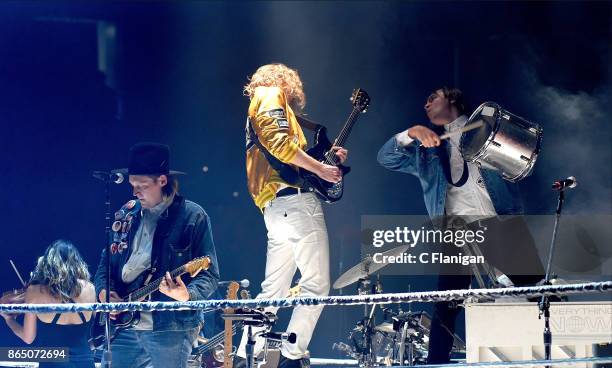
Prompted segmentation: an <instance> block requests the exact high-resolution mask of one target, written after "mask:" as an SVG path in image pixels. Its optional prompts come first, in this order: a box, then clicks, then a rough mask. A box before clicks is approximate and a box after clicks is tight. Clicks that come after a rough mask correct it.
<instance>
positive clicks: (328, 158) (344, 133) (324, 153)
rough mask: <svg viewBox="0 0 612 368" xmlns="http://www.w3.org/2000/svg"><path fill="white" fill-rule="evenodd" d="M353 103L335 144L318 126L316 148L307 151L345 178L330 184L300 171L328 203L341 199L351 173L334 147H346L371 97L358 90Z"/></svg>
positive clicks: (322, 128)
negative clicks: (338, 170) (334, 167)
mask: <svg viewBox="0 0 612 368" xmlns="http://www.w3.org/2000/svg"><path fill="white" fill-rule="evenodd" d="M351 102H352V104H353V110H352V111H351V113H350V115H349V117H348V119H347V120H346V122H345V123H344V126H343V127H342V130H340V133H339V134H338V136H337V137H336V139H335V140H334V143H333V144H332V142H331V141H330V140H329V138H327V128H325V127H324V126H322V125H318V127H317V128H316V129H315V135H314V146H313V147H311V148H310V149H308V150H307V151H306V153H307V154H308V155H310V156H311V157H313V158H314V159H316V160H317V161H319V162H322V163H324V164H327V165H333V166H337V167H338V168H339V169H340V170H341V171H342V176H343V178H342V179H341V180H340V181H339V182H337V183H330V182H328V181H325V180H323V179H321V178H319V177H318V176H317V175H316V174H314V173H312V172H310V171H308V170H305V169H300V170H299V174H300V176H301V177H302V179H303V180H304V184H305V185H304V186H305V187H310V188H311V190H312V191H314V192H315V193H316V194H317V195H318V196H319V197H320V198H321V199H322V200H323V201H325V202H327V203H333V202H336V201H338V200H340V198H342V194H343V192H344V175H346V174H348V172H349V171H350V168H349V167H346V166H343V165H341V164H340V162H339V160H338V157H337V156H336V153H335V152H334V151H332V150H331V148H332V146H333V145H335V146H339V147H344V144H345V143H346V141H347V139H348V136H349V134H350V133H351V129H353V126H354V125H355V122H356V121H357V118H358V117H359V114H361V113H364V112H365V111H366V109H367V108H368V105H369V104H370V96H368V94H367V92H366V91H364V90H362V89H359V88H358V89H356V90H355V91H353V94H352V96H351Z"/></svg>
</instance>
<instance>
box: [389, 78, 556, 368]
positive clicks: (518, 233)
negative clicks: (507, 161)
mask: <svg viewBox="0 0 612 368" xmlns="http://www.w3.org/2000/svg"><path fill="white" fill-rule="evenodd" d="M425 112H426V114H427V117H428V119H429V121H430V123H431V124H427V125H414V126H412V127H410V128H409V129H407V130H405V131H403V132H400V133H398V134H396V135H395V136H393V137H391V139H389V140H388V141H387V143H385V144H384V145H383V146H382V148H381V149H380V151H379V152H378V162H379V163H380V164H381V165H382V166H384V167H385V168H387V169H389V170H394V171H400V172H404V173H408V174H412V175H415V176H416V177H418V178H419V181H420V183H421V186H422V188H423V197H424V200H425V206H426V207H427V211H428V213H429V216H430V218H432V219H440V218H448V216H461V219H462V220H463V221H464V222H466V223H468V226H470V225H469V224H470V223H472V224H478V225H480V226H482V224H483V223H484V224H485V226H487V227H488V228H489V229H490V230H493V231H488V232H489V233H491V234H493V233H496V234H497V236H495V237H494V239H490V243H491V247H492V248H494V249H495V252H494V253H495V254H494V255H490V254H489V253H488V252H485V258H486V259H487V261H488V262H490V263H492V264H494V265H495V266H496V267H499V268H501V269H502V270H503V268H504V267H503V266H504V265H500V263H497V262H496V260H498V261H500V262H501V263H503V262H504V259H509V258H513V257H507V256H505V258H504V256H501V257H500V256H499V253H500V252H499V250H504V249H506V250H508V251H512V252H517V246H518V244H520V247H521V248H524V249H521V250H519V251H518V252H520V253H515V255H517V254H520V255H521V256H520V258H521V260H520V262H523V260H528V261H527V262H531V263H533V265H531V266H530V267H528V269H529V270H530V272H528V273H529V274H527V272H525V273H521V274H518V273H514V274H513V276H511V280H512V281H511V282H510V281H509V280H508V279H507V278H505V280H504V281H505V283H504V282H502V284H504V285H506V286H508V285H512V283H514V285H517V286H523V285H527V284H535V283H536V282H538V281H539V280H540V279H541V278H542V275H543V274H544V271H543V268H542V265H541V262H540V260H539V257H538V254H537V250H536V249H535V245H534V242H533V239H532V238H531V235H530V234H529V231H528V229H527V227H526V225H525V224H524V222H523V220H522V219H521V218H520V217H515V218H514V219H513V220H508V221H504V223H503V229H502V226H501V224H502V222H501V221H500V220H499V219H498V217H497V216H502V215H520V214H522V213H523V205H522V202H521V199H520V196H519V188H518V186H517V184H515V183H511V182H509V181H506V180H503V178H502V176H501V174H500V173H499V171H495V170H488V169H484V168H481V167H479V166H477V165H476V164H475V163H471V162H466V161H464V159H463V157H462V155H461V152H460V148H459V144H460V142H459V140H460V137H461V134H458V133H461V131H465V125H466V123H467V122H468V118H467V116H466V115H465V113H466V105H465V102H464V97H463V93H462V92H461V91H460V90H459V89H457V88H447V87H443V88H440V89H438V90H436V91H435V92H433V93H432V94H431V95H430V96H429V97H428V98H427V101H426V103H425ZM444 133H446V134H444ZM441 135H443V136H442V137H441ZM443 138H448V140H444V139H443ZM510 228H511V229H512V230H511V231H512V232H511V233H508V231H509V229H510ZM504 234H505V235H504ZM509 234H512V236H508V235H509ZM519 238H520V239H519ZM514 258H519V257H514ZM442 271H444V272H442ZM507 273H509V274H511V273H510V272H507ZM495 276H496V277H498V280H497V281H500V282H501V281H502V280H501V279H499V276H500V274H499V273H498V274H496V275H495ZM503 276H505V275H503ZM471 279H472V275H471V274H469V273H466V272H457V273H454V272H448V270H442V269H441V272H440V275H439V279H438V289H439V290H451V289H463V288H466V287H468V286H469V285H470V283H471ZM458 313H459V310H458V309H457V308H456V307H453V305H451V303H447V302H442V303H436V304H435V307H434V315H433V320H432V326H431V332H430V344H429V355H428V363H429V364H438V363H448V362H449V361H450V352H451V349H452V344H453V337H452V333H454V330H455V319H456V317H457V314H458ZM444 326H446V328H448V330H449V331H447V330H446V328H445V327H444ZM449 332H450V333H449Z"/></svg>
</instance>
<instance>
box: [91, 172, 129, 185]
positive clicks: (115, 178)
mask: <svg viewBox="0 0 612 368" xmlns="http://www.w3.org/2000/svg"><path fill="white" fill-rule="evenodd" d="M92 176H93V177H94V178H96V179H98V180H102V181H103V182H108V181H110V182H113V183H115V184H121V183H123V181H124V180H125V176H124V175H123V174H122V173H118V172H110V173H108V172H106V171H94V172H93V173H92Z"/></svg>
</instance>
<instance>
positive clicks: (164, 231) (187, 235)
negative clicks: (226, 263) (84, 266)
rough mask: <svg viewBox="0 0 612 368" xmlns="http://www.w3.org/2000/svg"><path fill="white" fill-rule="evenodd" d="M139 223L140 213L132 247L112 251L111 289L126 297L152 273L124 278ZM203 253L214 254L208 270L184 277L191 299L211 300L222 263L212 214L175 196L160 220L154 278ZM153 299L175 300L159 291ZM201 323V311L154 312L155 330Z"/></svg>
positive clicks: (102, 279)
mask: <svg viewBox="0 0 612 368" xmlns="http://www.w3.org/2000/svg"><path fill="white" fill-rule="evenodd" d="M139 225H140V216H137V217H135V218H134V223H133V224H132V227H131V229H130V231H129V244H130V246H129V247H128V248H127V249H126V250H125V251H124V252H122V253H119V252H117V253H115V254H111V290H114V291H116V292H117V293H118V294H119V295H120V296H122V297H123V296H126V295H127V294H128V293H130V292H132V291H134V290H136V289H138V288H140V287H141V286H142V283H143V279H144V277H145V276H146V275H148V272H144V273H143V274H142V275H141V276H140V277H137V278H136V279H135V280H134V281H132V282H131V283H129V284H126V283H124V282H123V280H122V278H121V271H122V269H123V266H124V265H125V263H126V262H127V260H128V259H129V257H130V254H131V252H132V247H131V244H132V240H133V239H134V235H135V233H136V230H137V229H138V226H139ZM107 255H108V253H107V249H104V250H103V251H102V256H101V259H100V264H99V265H98V270H97V272H96V275H95V278H94V283H95V286H96V295H99V294H100V291H101V290H102V289H106V278H107V270H106V257H107ZM201 256H208V257H210V259H211V261H212V264H211V265H210V267H209V268H208V270H202V271H200V273H198V275H197V276H196V277H194V278H193V279H192V278H190V277H189V275H183V276H182V279H183V281H184V282H185V284H186V285H187V290H188V291H189V296H190V300H203V299H208V298H209V297H210V296H211V295H212V294H213V293H214V291H215V290H216V289H217V283H218V281H219V266H218V262H217V253H216V251H215V245H214V243H213V238H212V230H211V227H210V220H209V218H208V215H207V214H206V212H205V211H204V210H203V209H202V207H200V206H199V205H198V204H196V203H194V202H191V201H188V200H185V199H184V198H183V197H181V196H179V195H175V197H174V201H173V202H172V204H171V205H170V207H168V209H167V210H166V211H165V212H164V213H162V215H161V217H160V219H159V220H158V222H157V228H156V230H155V235H154V237H153V246H152V250H151V268H152V269H154V272H153V275H152V279H151V280H155V279H157V278H159V277H162V276H163V275H164V274H165V273H166V271H172V270H174V269H175V268H178V267H180V266H182V265H184V264H185V263H187V262H189V261H190V260H192V259H194V258H197V257H201ZM151 300H155V301H174V299H172V298H170V297H168V296H166V295H164V294H162V293H160V292H159V291H156V292H154V293H153V294H151ZM200 323H201V313H198V312H197V311H195V310H190V311H176V312H174V311H173V312H153V329H154V330H155V331H162V330H184V329H189V328H193V327H196V326H198V325H199V324H200Z"/></svg>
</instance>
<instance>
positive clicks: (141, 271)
mask: <svg viewBox="0 0 612 368" xmlns="http://www.w3.org/2000/svg"><path fill="white" fill-rule="evenodd" d="M169 158H170V150H169V148H168V146H165V145H162V144H157V143H140V144H136V145H134V146H133V147H132V148H131V149H130V155H129V167H128V168H127V169H122V170H118V171H119V172H124V173H126V174H127V175H129V182H130V184H131V185H132V188H133V194H134V196H135V197H136V198H137V199H138V200H139V201H140V204H141V205H142V211H140V213H137V214H136V216H135V218H134V220H133V223H132V227H131V229H130V230H129V237H128V239H129V245H128V247H127V248H126V249H122V248H121V247H118V248H111V250H110V257H111V259H110V262H111V274H110V282H111V292H110V300H111V301H119V300H120V297H119V295H122V296H124V295H126V294H128V293H129V291H132V290H135V289H137V288H139V287H141V286H142V285H143V284H144V280H145V279H147V278H149V277H150V279H151V280H154V279H157V278H159V277H164V280H163V281H162V283H161V285H160V287H159V292H155V293H153V294H152V295H151V299H152V300H157V301H173V300H178V301H187V300H202V299H207V298H209V297H210V295H211V294H212V293H213V292H214V291H215V290H216V288H217V282H218V280H219V270H218V266H217V264H218V263H217V256H216V251H215V246H214V243H213V238H212V231H211V227H210V220H209V218H208V215H207V214H206V212H205V211H204V210H203V209H202V207H200V206H199V205H198V204H196V203H194V202H191V201H189V200H186V199H185V198H183V197H182V196H180V195H179V194H178V180H177V178H176V176H177V175H180V174H183V173H182V172H178V171H171V170H170V169H169ZM108 256H109V251H108V249H104V250H103V251H102V257H101V258H102V259H101V260H100V264H99V266H98V270H97V272H96V276H95V286H96V293H97V295H98V298H99V300H100V301H105V300H106V279H107V277H108V274H107V269H106V264H107V263H106V262H107V259H106V258H107V257H108ZM201 256H208V257H209V258H210V259H211V261H212V264H211V266H210V267H209V268H208V270H202V271H201V272H200V273H198V275H197V276H196V277H194V278H193V279H190V280H188V281H187V279H186V278H185V280H186V281H184V280H183V279H181V277H177V278H175V279H174V280H173V279H171V277H170V274H169V271H171V270H174V269H175V268H178V267H180V266H182V265H184V264H185V263H187V262H189V261H190V260H192V259H194V258H197V257H201ZM200 325H201V319H200V313H198V312H197V311H173V312H142V313H141V319H140V321H139V322H138V323H137V324H136V325H135V326H134V327H131V328H128V329H124V330H120V331H119V333H118V334H117V336H116V337H115V339H114V340H113V341H112V345H111V348H112V352H113V354H112V365H113V367H186V366H187V359H188V357H189V354H190V352H191V346H192V343H193V341H194V340H195V339H196V336H197V333H198V331H199V328H200Z"/></svg>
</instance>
